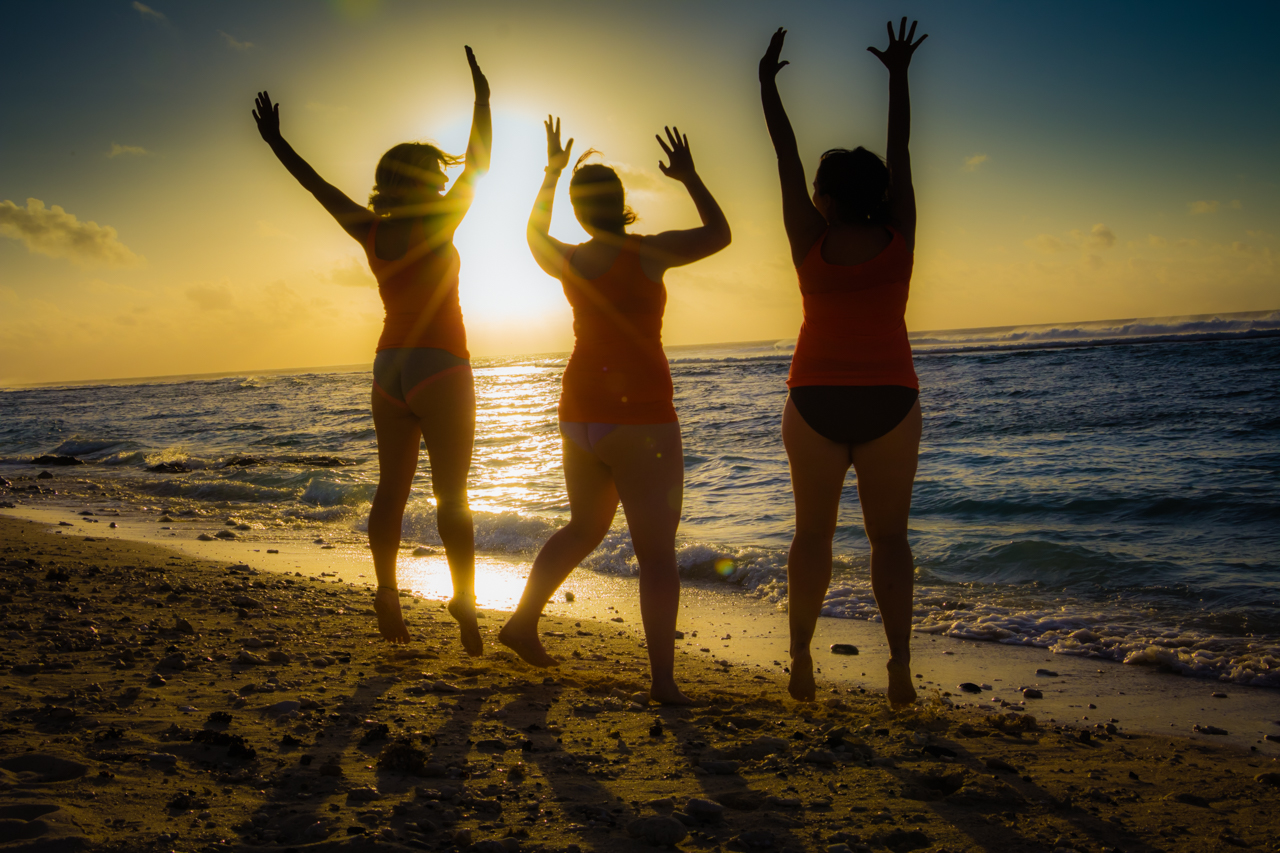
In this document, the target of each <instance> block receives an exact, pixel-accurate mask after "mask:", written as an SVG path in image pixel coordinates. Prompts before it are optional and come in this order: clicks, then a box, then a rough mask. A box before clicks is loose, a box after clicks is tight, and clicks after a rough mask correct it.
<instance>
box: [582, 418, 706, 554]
mask: <svg viewBox="0 0 1280 853" xmlns="http://www.w3.org/2000/svg"><path fill="white" fill-rule="evenodd" d="M595 455H596V456H597V457H599V459H600V461H601V462H603V463H604V464H605V465H607V466H608V467H609V472H610V473H611V475H612V477H613V482H614V484H615V486H616V488H617V494H618V497H619V499H620V500H621V501H622V508H623V511H624V512H626V515H627V527H628V528H629V529H630V531H631V541H632V544H633V545H634V546H635V549H636V558H637V559H639V560H640V561H641V567H642V569H643V564H644V562H645V561H646V560H647V559H663V558H665V557H666V556H667V552H670V559H671V560H672V561H674V557H675V536H676V530H677V528H678V527H679V526H680V510H681V508H682V507H683V504H684V450H683V447H682V444H681V441H680V424H679V423H669V424H623V425H621V426H619V427H618V428H617V429H615V430H614V431H613V432H611V433H609V434H608V435H607V436H605V437H604V438H602V439H600V440H599V441H598V442H596V446H595Z"/></svg>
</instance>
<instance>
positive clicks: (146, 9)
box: [133, 0, 169, 24]
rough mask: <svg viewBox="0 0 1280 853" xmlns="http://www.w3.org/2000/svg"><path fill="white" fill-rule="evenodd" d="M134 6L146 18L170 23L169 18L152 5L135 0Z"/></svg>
mask: <svg viewBox="0 0 1280 853" xmlns="http://www.w3.org/2000/svg"><path fill="white" fill-rule="evenodd" d="M133 8H135V9H137V10H138V12H140V13H141V14H142V17H144V18H150V19H151V20H153V21H159V22H160V23H162V24H167V23H169V19H168V18H166V17H165V16H164V13H163V12H157V11H156V10H155V9H152V8H151V7H150V6H145V5H143V4H142V3H139V2H138V0H133Z"/></svg>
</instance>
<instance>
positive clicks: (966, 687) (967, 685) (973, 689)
mask: <svg viewBox="0 0 1280 853" xmlns="http://www.w3.org/2000/svg"><path fill="white" fill-rule="evenodd" d="M957 687H959V688H960V690H961V691H963V692H965V693H981V692H982V688H981V687H979V686H978V685H976V684H974V683H973V682H972V681H965V682H963V683H961V684H959V685H957Z"/></svg>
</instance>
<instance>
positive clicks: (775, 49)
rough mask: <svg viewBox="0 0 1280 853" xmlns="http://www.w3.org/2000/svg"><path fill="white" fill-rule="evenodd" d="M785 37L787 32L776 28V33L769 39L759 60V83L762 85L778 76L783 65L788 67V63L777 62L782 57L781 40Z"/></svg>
mask: <svg viewBox="0 0 1280 853" xmlns="http://www.w3.org/2000/svg"><path fill="white" fill-rule="evenodd" d="M786 37H787V31H786V30H784V29H783V28H782V27H778V31H777V32H775V33H774V34H773V38H771V39H769V49H768V50H766V51H765V52H764V56H762V57H761V58H760V82H761V83H764V82H766V81H768V80H772V79H774V78H775V77H777V76H778V72H779V71H781V70H782V67H783V66H784V65H790V64H791V63H790V62H786V61H785V60H784V61H779V57H780V56H781V55H782V40H783V39H785V38H786Z"/></svg>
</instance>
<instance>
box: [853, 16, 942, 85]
mask: <svg viewBox="0 0 1280 853" xmlns="http://www.w3.org/2000/svg"><path fill="white" fill-rule="evenodd" d="M918 23H920V22H919V21H912V22H911V31H910V32H908V31H907V19H906V17H905V16H904V17H903V19H902V23H901V24H899V25H898V35H897V37H895V36H894V34H893V21H889V22H888V23H887V24H885V26H886V27H888V29H889V46H888V47H886V48H885V49H884V50H876V49H875V48H874V47H869V48H867V50H869V51H871V52H872V53H874V54H875V55H876V58H877V59H879V60H880V61H881V62H883V63H884V67H885V68H888V69H889V70H890V71H905V70H906V69H907V66H908V65H910V64H911V54H913V53H915V52H916V48H917V47H919V46H920V44H921V42H923V41H924V40H925V39H927V38H928V37H929V36H928V34H927V33H926V34H925V35H922V36H920V40H919V41H917V42H915V43H914V44H912V42H911V40H912V39H914V38H915V37H916V24H918Z"/></svg>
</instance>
